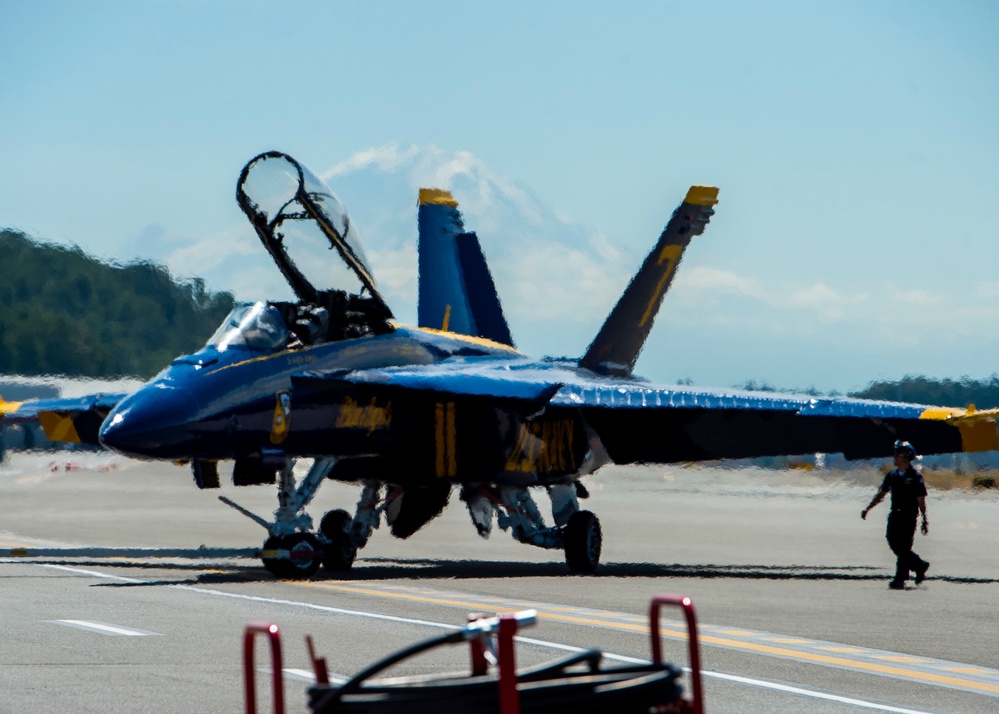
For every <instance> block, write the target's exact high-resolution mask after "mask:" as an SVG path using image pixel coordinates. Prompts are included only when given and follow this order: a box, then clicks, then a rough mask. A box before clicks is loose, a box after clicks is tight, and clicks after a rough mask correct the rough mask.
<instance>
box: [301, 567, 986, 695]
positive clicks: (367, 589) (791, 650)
mask: <svg viewBox="0 0 999 714" xmlns="http://www.w3.org/2000/svg"><path fill="white" fill-rule="evenodd" d="M296 584H297V585H300V586H302V587H309V588H316V589H320V590H332V591H337V592H343V593H351V594H355V595H367V596H371V597H378V598H388V599H391V600H399V601H407V602H418V603H425V604H430V605H445V606H449V607H460V608H464V609H467V610H470V611H482V610H483V609H485V608H487V607H490V608H493V609H495V610H496V611H497V612H510V611H516V610H519V609H524V608H531V609H534V610H537V611H538V614H539V615H540V616H542V617H543V618H544V619H546V620H553V621H555V622H564V623H568V624H574V625H591V626H595V627H602V628H609V629H614V630H619V631H627V632H636V633H643V634H645V633H648V631H649V628H648V624H647V621H645V620H644V619H643V620H639V619H638V618H637V617H636V616H635V615H634V614H630V613H616V612H610V611H603V610H593V609H589V608H573V607H567V606H564V605H558V606H554V605H548V604H546V603H537V602H525V601H521V600H512V599H505V598H499V597H494V596H490V597H481V596H477V595H472V594H463V593H447V592H441V591H428V590H426V589H419V590H417V589H416V588H406V587H405V586H385V587H382V586H378V585H370V584H369V585H364V586H361V585H347V584H342V583H338V584H334V583H329V582H304V581H303V582H298V583H296ZM572 613H574V614H572ZM639 622H640V623H641V624H638V623H639ZM669 622H670V621H666V623H664V622H663V621H660V628H661V629H660V635H661V636H663V637H669V638H672V639H677V640H684V641H685V640H686V639H687V632H686V626H685V625H684V624H683V623H679V622H677V623H676V627H675V628H672V627H671V626H670V625H669V624H668V623H669ZM698 632H699V634H700V642H701V644H704V645H713V646H716V647H723V648H727V649H734V650H740V651H743V652H753V653H756V654H763V655H768V656H773V657H781V658H785V659H791V660H796V661H798V662H807V663H811V664H818V665H824V666H830V667H839V668H843V669H849V670H853V671H858V672H865V673H868V674H877V675H883V676H890V677H898V678H902V679H907V680H911V681H916V682H921V683H923V684H935V685H939V686H945V687H951V688H954V689H960V690H963V691H972V692H977V693H981V694H988V695H991V696H999V670H990V669H986V668H975V667H967V666H962V665H961V663H957V662H947V661H944V660H937V659H933V658H929V657H912V656H909V655H904V654H899V653H894V652H886V651H883V650H874V649H870V648H866V647H847V646H842V645H837V644H836V643H833V642H822V641H819V640H810V639H806V638H801V637H781V636H779V635H775V634H773V633H768V632H759V631H753V630H744V629H733V628H726V627H718V626H712V625H705V624H703V623H701V624H699V625H698ZM776 645H783V646H776ZM827 652H828V653H831V654H826V653H827ZM846 655H853V656H852V657H851V656H846ZM901 665H911V666H908V667H906V666H901ZM958 674H964V675H967V676H965V677H959V676H955V675H958Z"/></svg>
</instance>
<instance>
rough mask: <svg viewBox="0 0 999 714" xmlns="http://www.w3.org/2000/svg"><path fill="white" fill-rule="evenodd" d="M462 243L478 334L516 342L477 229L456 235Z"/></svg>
mask: <svg viewBox="0 0 999 714" xmlns="http://www.w3.org/2000/svg"><path fill="white" fill-rule="evenodd" d="M455 241H456V242H457V244H458V265H459V266H460V267H461V274H462V278H463V279H464V282H465V295H466V297H467V298H468V304H469V307H470V308H471V310H472V321H473V322H474V324H475V330H476V336H477V337H485V338H486V339H490V340H492V341H494V342H499V343H501V344H504V345H510V346H511V347H513V346H514V344H513V337H512V336H511V335H510V327H509V326H508V325H507V323H506V317H504V315H503V307H502V305H500V300H499V292H497V290H496V283H494V282H493V276H492V274H491V273H490V272H489V266H488V265H487V264H486V256H485V255H483V254H482V246H480V245H479V238H478V236H476V235H475V234H474V233H461V234H459V235H458V236H456V238H455Z"/></svg>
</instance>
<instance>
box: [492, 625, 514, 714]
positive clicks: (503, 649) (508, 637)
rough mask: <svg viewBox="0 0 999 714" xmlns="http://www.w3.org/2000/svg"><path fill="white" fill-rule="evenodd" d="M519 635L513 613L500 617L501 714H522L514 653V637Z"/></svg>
mask: <svg viewBox="0 0 999 714" xmlns="http://www.w3.org/2000/svg"><path fill="white" fill-rule="evenodd" d="M516 633H517V618H516V616H515V615H514V614H513V613H506V612H505V613H502V614H501V615H500V616H499V635H498V636H497V640H498V643H497V647H496V649H497V650H498V652H497V656H498V658H499V700H500V714H520V694H519V693H518V692H517V662H516V658H515V657H514V651H513V636H514V635H515V634H516Z"/></svg>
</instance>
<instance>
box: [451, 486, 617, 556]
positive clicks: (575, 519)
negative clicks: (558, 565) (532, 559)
mask: <svg viewBox="0 0 999 714" xmlns="http://www.w3.org/2000/svg"><path fill="white" fill-rule="evenodd" d="M547 488H548V495H549V496H550V497H551V501H552V516H553V518H554V520H555V525H554V526H548V525H546V524H545V521H544V518H543V517H542V516H541V511H540V509H539V508H538V505H537V503H535V501H534V498H533V497H532V496H531V492H530V490H529V489H527V488H524V487H520V486H500V487H491V486H488V485H487V484H482V485H480V486H478V487H473V486H470V485H466V486H465V487H463V488H462V494H461V500H463V501H464V502H465V504H466V505H467V506H468V513H469V515H470V516H471V517H472V523H474V524H475V527H476V529H477V530H478V532H479V535H480V536H482V537H483V538H488V537H489V533H490V531H491V530H492V521H493V516H494V515H495V517H496V522H497V523H498V524H499V527H500V529H501V530H509V531H510V535H512V536H513V537H514V538H515V539H516V540H518V541H520V542H521V543H527V544H529V545H535V546H538V547H539V548H549V549H559V550H563V551H565V562H566V565H568V566H569V570H571V571H572V572H574V573H592V572H593V571H594V570H596V569H597V566H598V565H599V564H600V549H601V546H602V544H603V536H602V534H601V531H600V521H599V520H598V519H597V517H596V516H595V515H594V514H592V513H590V512H589V511H582V510H580V508H579V499H580V498H587V497H589V494H588V493H587V492H586V489H585V488H584V487H583V484H581V483H579V481H574V482H572V483H568V484H558V485H554V486H548V487H547Z"/></svg>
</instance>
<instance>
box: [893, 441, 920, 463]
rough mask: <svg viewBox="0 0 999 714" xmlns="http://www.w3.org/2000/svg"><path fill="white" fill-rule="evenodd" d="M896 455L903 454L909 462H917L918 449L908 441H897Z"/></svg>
mask: <svg viewBox="0 0 999 714" xmlns="http://www.w3.org/2000/svg"><path fill="white" fill-rule="evenodd" d="M895 453H896V454H901V455H902V456H904V457H905V458H907V459H909V461H915V460H916V447H915V446H913V445H912V444H910V443H909V442H908V441H901V440H899V441H896V442H895Z"/></svg>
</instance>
